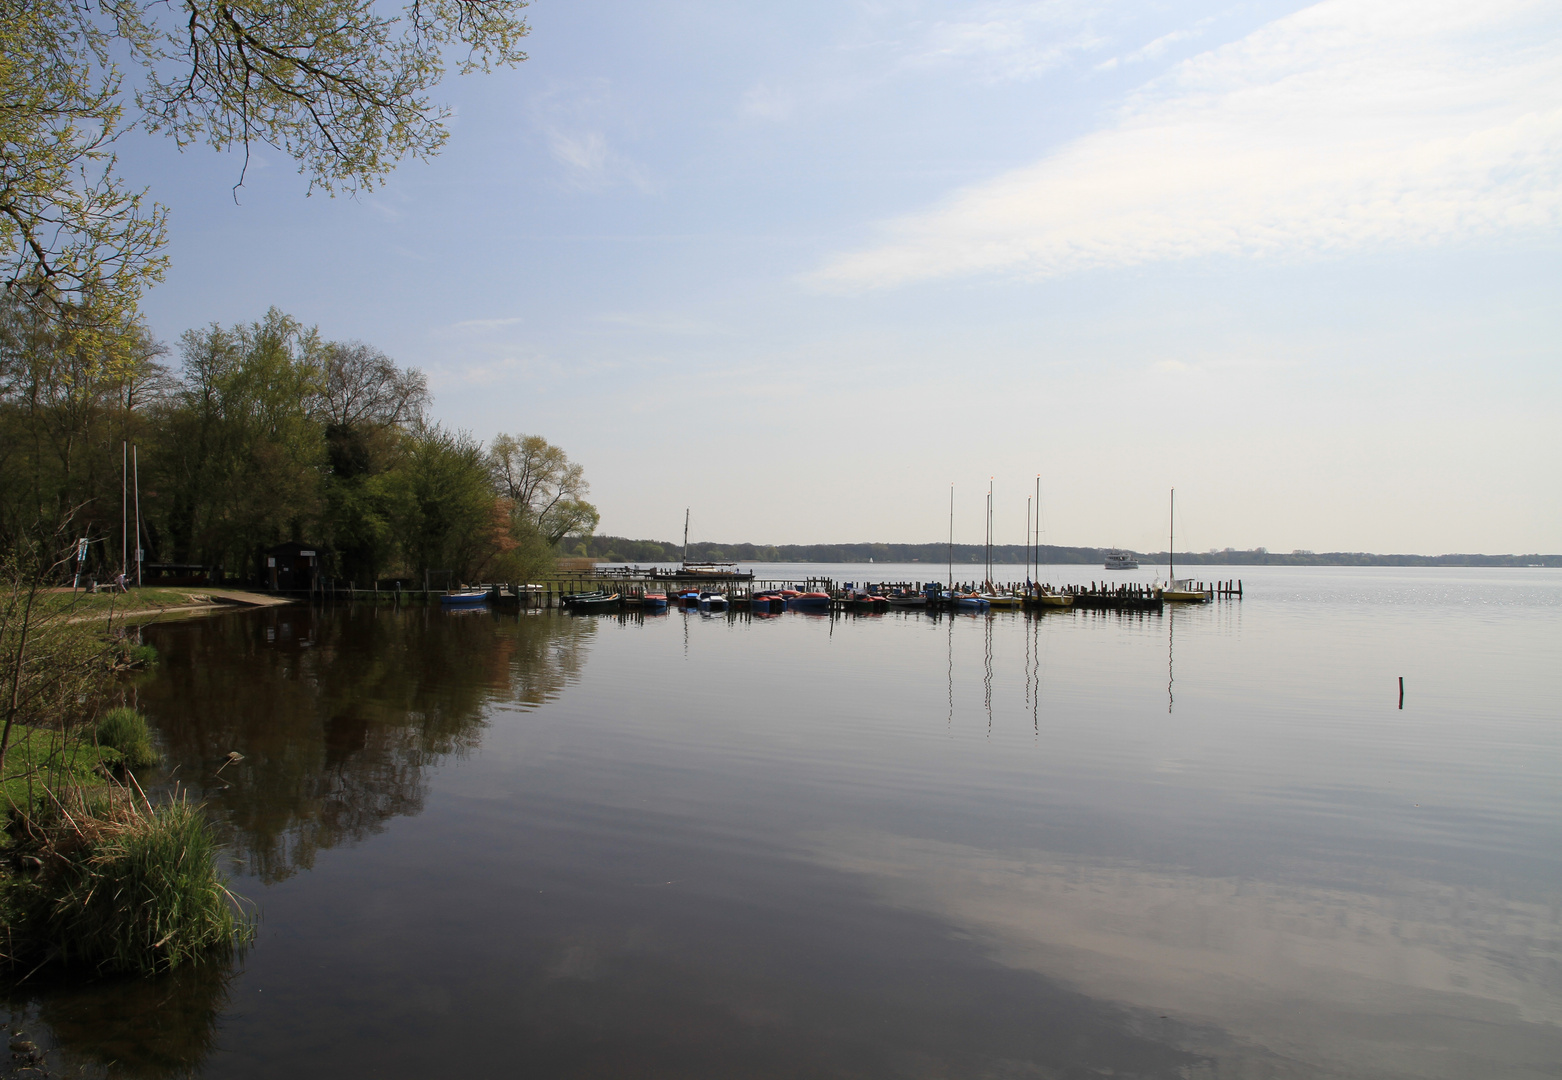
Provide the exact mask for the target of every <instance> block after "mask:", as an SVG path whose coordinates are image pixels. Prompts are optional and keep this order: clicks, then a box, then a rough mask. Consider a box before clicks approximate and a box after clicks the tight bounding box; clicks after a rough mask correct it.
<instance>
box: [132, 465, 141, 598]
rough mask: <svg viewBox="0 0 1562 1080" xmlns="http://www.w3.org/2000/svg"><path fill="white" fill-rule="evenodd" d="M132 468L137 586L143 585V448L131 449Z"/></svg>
mask: <svg viewBox="0 0 1562 1080" xmlns="http://www.w3.org/2000/svg"><path fill="white" fill-rule="evenodd" d="M131 468H132V469H134V471H135V484H136V588H138V589H139V588H140V587H141V554H142V552H141V448H140V447H139V446H137V447H134V448H133V449H132V450H131Z"/></svg>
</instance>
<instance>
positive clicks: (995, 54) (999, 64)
mask: <svg viewBox="0 0 1562 1080" xmlns="http://www.w3.org/2000/svg"><path fill="white" fill-rule="evenodd" d="M1110 7H1111V5H1109V4H1103V3H1100V2H1099V0H1039V2H1038V0H1030V2H1022V3H1013V2H1009V3H994V4H985V5H982V6H980V7H978V8H977V9H976V10H975V11H974V12H972V14H971V15H970V16H968V17H967V18H964V19H959V20H950V21H940V22H936V23H933V24H931V25H930V26H929V27H928V30H927V33H926V34H925V35H924V36H923V38H922V40H921V43H920V44H918V45H916V46H913V47H912V48H911V49H909V50H908V52H907V53H906V55H905V57H904V63H905V65H906V66H908V67H914V68H915V67H931V66H946V65H950V64H967V65H975V66H976V67H977V68H978V70H979V71H980V72H981V74H982V77H983V78H984V79H985V80H987V81H990V82H1005V81H1023V80H1027V79H1034V78H1037V77H1039V76H1041V75H1043V74H1045V73H1047V72H1048V71H1051V70H1053V69H1054V68H1057V67H1059V66H1061V65H1063V64H1064V63H1066V62H1067V61H1068V60H1069V59H1070V58H1072V57H1073V56H1075V55H1076V54H1079V53H1084V52H1089V51H1092V50H1095V49H1098V48H1100V47H1101V46H1102V45H1104V44H1105V43H1106V38H1104V37H1103V36H1102V35H1101V34H1100V33H1098V32H1097V31H1096V30H1095V29H1094V24H1095V22H1096V21H1097V20H1098V19H1099V18H1100V17H1101V16H1102V15H1103V13H1104V12H1106V11H1107V10H1108V9H1109V8H1110Z"/></svg>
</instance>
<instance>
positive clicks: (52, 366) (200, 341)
mask: <svg viewBox="0 0 1562 1080" xmlns="http://www.w3.org/2000/svg"><path fill="white" fill-rule="evenodd" d="M114 340H115V345H114V347H113V348H112V349H104V348H103V347H102V346H101V345H100V343H99V342H97V341H94V340H91V339H84V338H82V337H80V336H76V335H68V334H63V333H61V332H60V331H59V329H58V327H57V324H55V323H52V322H51V321H50V320H49V319H46V318H42V317H40V316H39V315H38V314H37V313H36V312H35V311H34V310H33V309H30V308H29V307H27V306H25V305H11V306H10V307H9V308H8V309H7V310H6V311H5V312H3V313H0V540H3V541H4V542H5V543H6V544H7V545H8V546H9V545H13V544H15V543H18V542H24V541H27V540H29V539H33V540H38V539H46V540H47V541H48V544H49V546H50V547H51V549H52V550H54V551H57V552H62V551H65V550H68V549H69V547H70V545H71V544H72V543H74V542H75V540H76V539H77V538H86V539H87V540H88V541H89V557H88V569H89V571H90V572H93V573H95V574H96V575H97V576H99V577H111V576H113V574H114V573H116V572H117V569H118V567H119V566H120V565H121V553H120V537H121V522H122V512H125V515H126V516H127V517H129V518H130V519H131V520H132V522H133V521H134V518H135V516H136V507H135V506H134V505H131V506H128V508H127V506H126V502H127V501H132V502H133V501H134V499H135V497H136V492H137V491H138V492H139V517H140V521H141V542H140V546H141V547H142V548H143V549H145V559H146V562H147V563H151V564H185V565H201V566H208V567H220V568H222V570H224V571H225V572H226V574H227V575H228V576H230V577H231V576H236V577H239V578H252V577H254V576H255V575H256V574H257V573H258V568H259V566H260V565H261V564H262V561H263V560H262V556H263V553H264V552H265V550H266V549H267V548H269V547H271V546H273V545H275V544H278V543H282V542H285V541H289V540H293V541H301V542H305V543H309V544H312V545H316V546H317V547H318V549H319V550H320V551H321V554H322V558H323V559H324V565H323V567H322V569H323V571H324V572H326V573H328V574H330V575H332V576H335V577H338V578H341V579H344V580H352V581H357V582H360V583H368V582H370V581H374V580H384V579H388V578H403V577H404V578H413V579H418V578H421V577H422V575H423V572H424V571H435V572H438V571H444V572H448V573H449V574H450V575H451V576H452V577H453V578H455V579H456V580H461V581H476V580H512V581H522V580H526V579H528V578H530V577H533V576H535V575H537V574H539V573H541V572H543V571H545V570H546V569H548V568H549V567H550V566H551V560H552V557H553V551H554V550H555V548H556V547H557V545H558V544H559V542H560V541H561V540H562V539H563V538H564V537H566V536H571V535H576V534H583V535H589V534H590V532H591V531H592V530H593V529H594V528H595V526H596V523H597V518H598V515H597V511H596V508H595V507H593V506H592V505H591V504H590V503H589V502H587V501H586V495H587V494H588V492H589V485H588V484H587V482H586V480H585V477H584V474H583V471H582V469H581V467H580V466H579V465H578V464H575V463H573V462H571V461H570V460H569V458H568V456H567V455H566V454H565V452H564V451H563V450H562V449H560V448H559V447H557V446H554V445H552V444H550V443H549V442H548V441H547V440H546V439H544V438H542V437H541V436H537V435H500V436H498V437H497V438H495V439H494V440H493V441H492V442H490V443H488V444H486V445H485V444H484V443H482V442H481V441H479V440H478V439H476V438H474V437H473V436H472V435H470V434H468V433H466V432H464V431H459V430H453V429H450V428H447V427H445V426H443V425H441V424H439V423H437V422H435V421H433V420H432V419H431V418H430V417H429V415H428V409H429V405H430V401H431V399H430V396H429V392H428V384H427V380H426V379H425V377H424V375H423V374H422V373H421V372H420V371H418V370H416V369H414V368H406V367H401V366H399V365H398V364H396V363H395V361H393V360H392V359H391V358H390V357H388V356H386V355H385V354H384V353H383V352H381V351H380V350H378V349H376V348H375V347H373V346H371V345H367V344H364V343H362V342H335V341H327V340H325V339H323V338H322V337H321V335H320V333H319V332H318V330H317V329H315V328H312V327H306V326H304V325H303V324H301V323H300V322H299V321H298V320H296V319H294V318H292V317H290V316H288V315H286V314H284V313H283V312H281V311H278V310H276V309H272V310H271V311H268V312H267V313H266V315H265V316H264V317H263V318H262V319H260V320H258V321H256V322H253V323H245V324H240V325H236V326H228V327H224V326H219V325H216V324H213V325H211V326H208V327H205V328H202V329H198V330H190V331H187V332H186V333H185V334H183V335H182V336H181V337H180V339H179V342H178V345H177V349H176V360H175V359H174V358H173V357H171V356H170V350H168V349H166V348H165V347H164V346H162V345H161V344H160V343H158V342H156V341H155V340H153V339H152V337H151V336H150V334H148V333H147V332H146V331H145V329H144V328H143V327H142V326H141V325H140V324H138V323H133V322H132V323H128V324H126V325H125V326H123V327H121V329H120V330H119V332H118V333H116V335H114ZM129 447H134V448H135V456H134V459H133V460H132V461H131V462H130V463H129V464H130V465H131V466H133V471H134V472H135V473H138V474H139V479H138V482H137V483H134V484H133V486H132V487H131V489H130V491H129V494H128V497H127V494H126V491H125V488H124V487H123V486H122V482H123V476H124V472H125V470H126V467H127V460H126V450H127V448H129ZM131 532H132V533H134V525H133V524H132V526H131ZM128 547H129V548H130V550H131V555H130V556H129V560H128V561H129V566H130V569H131V570H132V576H133V570H134V550H135V548H136V547H137V544H136V540H135V537H134V536H133V535H132V536H131V538H130V541H129V544H128Z"/></svg>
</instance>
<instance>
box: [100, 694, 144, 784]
mask: <svg viewBox="0 0 1562 1080" xmlns="http://www.w3.org/2000/svg"><path fill="white" fill-rule="evenodd" d="M98 743H99V745H101V746H108V747H112V748H113V749H115V750H118V751H119V753H120V755H121V758H122V760H123V761H124V763H125V764H126V765H128V766H130V767H131V768H132V769H144V768H146V767H147V766H148V765H155V764H156V763H157V752H156V751H155V750H153V749H152V733H151V732H150V731H149V730H148V729H147V726H146V717H144V716H142V715H141V714H140V713H139V712H137V711H136V710H135V709H132V708H130V707H129V706H124V705H122V706H120V707H119V708H117V709H110V710H108V712H106V713H104V714H103V715H102V717H100V718H99V719H98Z"/></svg>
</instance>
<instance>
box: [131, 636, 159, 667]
mask: <svg viewBox="0 0 1562 1080" xmlns="http://www.w3.org/2000/svg"><path fill="white" fill-rule="evenodd" d="M125 663H127V664H129V665H130V666H131V667H138V668H148V667H156V666H157V648H156V647H155V646H153V645H148V644H146V643H145V642H143V643H141V644H140V645H132V646H130V647H129V648H128V649H126V650H125Z"/></svg>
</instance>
